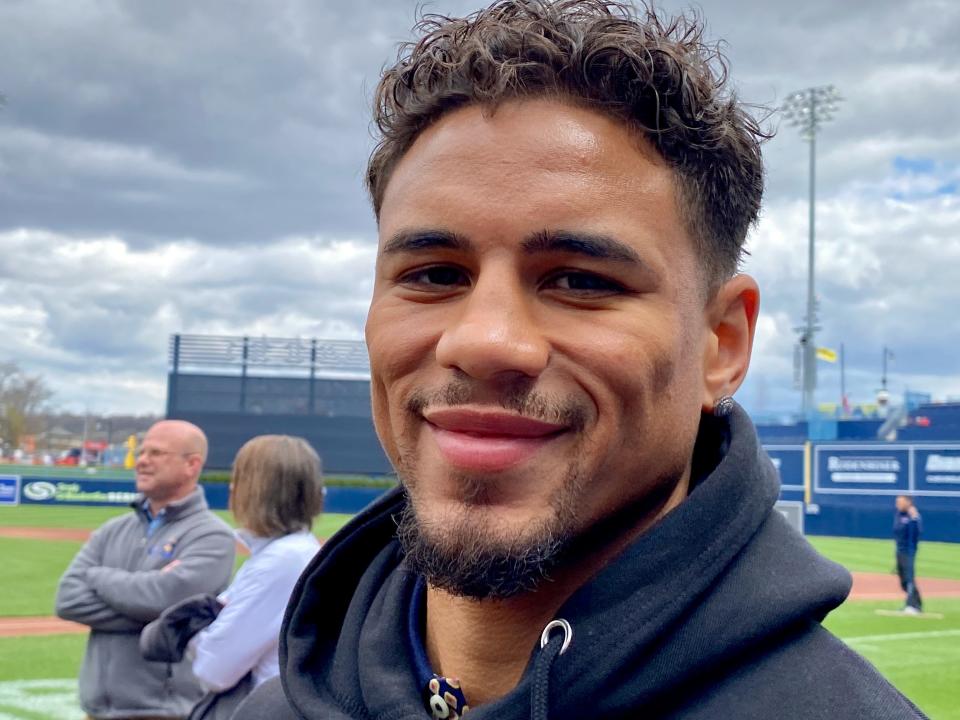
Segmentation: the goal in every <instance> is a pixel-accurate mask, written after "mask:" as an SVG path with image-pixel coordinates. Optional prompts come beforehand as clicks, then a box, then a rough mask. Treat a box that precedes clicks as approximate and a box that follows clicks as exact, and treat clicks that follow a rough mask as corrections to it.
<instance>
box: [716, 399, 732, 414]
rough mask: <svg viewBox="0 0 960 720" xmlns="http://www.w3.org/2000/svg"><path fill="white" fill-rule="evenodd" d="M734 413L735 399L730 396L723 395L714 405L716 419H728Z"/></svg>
mask: <svg viewBox="0 0 960 720" xmlns="http://www.w3.org/2000/svg"><path fill="white" fill-rule="evenodd" d="M731 412H733V398H732V397H730V396H729V395H721V396H720V397H719V398H718V399H717V402H716V403H714V405H713V415H714V417H726V416H727V415H729V414H730V413H731Z"/></svg>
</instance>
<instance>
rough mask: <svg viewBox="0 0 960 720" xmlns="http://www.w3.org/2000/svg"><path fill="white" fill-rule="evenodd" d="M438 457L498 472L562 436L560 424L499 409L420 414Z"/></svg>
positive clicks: (465, 467) (469, 468) (462, 467)
mask: <svg viewBox="0 0 960 720" xmlns="http://www.w3.org/2000/svg"><path fill="white" fill-rule="evenodd" d="M423 416H424V419H426V421H427V426H428V427H429V428H430V430H431V432H432V435H433V437H434V440H435V441H436V443H437V447H438V448H439V450H440V454H441V455H442V456H443V458H444V459H445V460H446V461H447V462H448V463H450V464H451V465H453V466H454V467H456V468H458V469H460V470H466V471H474V472H499V471H503V470H507V469H509V468H511V467H514V466H516V465H519V464H521V463H523V462H525V461H527V460H529V459H531V458H532V457H533V456H534V455H536V454H537V452H539V451H540V450H541V449H542V448H543V447H544V446H545V445H547V444H549V443H550V442H552V441H554V440H555V439H556V438H558V437H559V436H561V435H563V434H564V432H565V431H566V430H567V428H566V427H565V426H563V425H557V424H554V423H548V422H544V421H542V420H535V419H533V418H528V417H524V416H522V415H516V414H513V413H506V412H502V411H499V410H477V409H465V408H442V409H434V410H428V411H427V412H425V413H424V414H423Z"/></svg>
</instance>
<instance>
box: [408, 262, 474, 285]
mask: <svg viewBox="0 0 960 720" xmlns="http://www.w3.org/2000/svg"><path fill="white" fill-rule="evenodd" d="M400 282H401V283H403V284H404V285H411V286H414V287H421V288H424V289H440V288H449V287H457V286H463V285H469V284H470V280H469V278H467V275H466V273H465V272H464V271H463V270H461V269H460V268H457V267H454V266H452V265H433V266H431V267H425V268H420V269H418V270H414V271H412V272H408V273H407V274H406V275H403V276H402V277H401V278H400Z"/></svg>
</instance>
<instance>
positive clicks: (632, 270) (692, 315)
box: [238, 0, 922, 720]
mask: <svg viewBox="0 0 960 720" xmlns="http://www.w3.org/2000/svg"><path fill="white" fill-rule="evenodd" d="M419 29H420V30H421V32H422V33H423V35H422V37H421V38H420V40H419V41H418V42H417V43H415V44H411V45H409V46H405V47H404V49H403V50H402V51H401V55H400V58H399V59H398V62H397V63H396V64H395V65H394V66H393V67H391V68H389V69H388V70H387V71H386V72H385V74H384V77H383V79H382V81H381V83H380V85H379V87H378V91H377V96H376V100H377V115H376V122H377V125H378V127H379V129H380V131H381V133H382V138H381V142H380V144H379V145H378V147H377V149H376V150H375V151H374V154H373V156H372V158H371V160H370V165H369V168H368V176H367V177H368V183H369V187H370V190H371V195H372V198H373V204H374V210H375V212H376V214H377V219H378V223H379V234H380V246H379V253H378V258H377V266H376V280H375V286H374V294H373V299H372V302H371V306H370V313H369V317H368V320H367V327H366V336H367V343H368V347H369V352H370V363H371V385H372V401H373V413H374V420H375V423H376V427H377V432H378V434H379V437H380V439H381V441H382V443H383V446H384V448H385V450H386V452H387V454H388V456H389V457H390V460H391V462H392V463H393V465H394V466H395V468H396V470H397V473H398V475H399V477H400V479H401V484H402V488H401V489H400V490H398V491H396V492H394V493H391V494H389V495H388V496H387V497H386V498H385V499H384V500H383V501H381V502H379V503H378V504H376V505H374V506H372V507H371V508H369V509H368V510H367V511H365V512H364V513H362V514H361V515H360V516H358V517H357V518H356V519H355V520H354V521H353V522H352V523H351V524H350V525H348V526H347V528H346V529H345V530H344V531H343V532H342V533H340V534H339V535H338V536H337V537H336V538H334V539H333V540H331V541H330V542H329V543H328V544H327V545H326V546H325V547H324V550H323V551H322V552H321V553H320V555H319V556H318V557H317V559H316V560H315V562H314V563H313V565H312V566H311V567H310V568H309V569H308V571H307V573H306V575H305V576H304V578H303V579H302V581H301V585H300V586H299V588H298V590H297V591H296V592H295V594H294V597H293V598H292V600H291V603H292V604H291V607H290V609H289V610H288V614H287V618H286V622H285V625H284V630H283V634H282V638H281V677H282V679H283V685H282V687H281V685H280V684H278V683H274V684H268V685H266V686H264V687H263V688H262V689H261V690H260V691H259V692H257V693H255V694H254V695H252V696H251V697H250V698H249V699H248V701H247V705H246V706H245V707H244V708H243V709H242V710H241V711H240V712H239V714H238V717H239V718H242V719H243V720H252V719H253V718H260V717H272V718H293V717H297V718H310V719H313V718H317V719H319V718H381V719H383V720H386V719H387V718H391V719H398V718H410V719H411V720H413V719H414V718H429V717H431V716H432V717H434V718H456V717H459V716H461V715H463V714H465V713H469V717H472V718H477V720H481V719H482V718H501V719H513V718H516V719H518V720H519V719H520V718H528V717H529V718H547V717H549V718H570V719H571V720H573V719H582V718H587V717H590V718H614V717H616V718H628V717H629V718H634V717H651V718H653V717H676V718H679V717H683V718H703V719H706V718H719V717H730V718H741V717H790V718H823V717H832V718H863V717H871V718H908V717H921V716H922V715H921V714H920V713H919V712H918V711H917V710H916V709H915V708H914V707H913V706H912V705H911V704H910V703H909V701H907V700H906V699H905V698H903V697H902V696H901V695H899V694H898V693H897V691H896V690H894V689H893V688H892V687H891V686H890V685H889V684H888V683H887V682H886V681H885V680H884V679H883V678H882V677H880V675H878V674H877V673H876V671H875V670H874V669H873V668H872V667H870V666H869V665H868V664H867V663H866V662H865V661H863V660H862V659H861V658H859V657H858V656H856V655H855V654H854V653H852V652H851V651H850V650H848V649H847V648H846V647H845V646H843V645H842V643H840V642H839V641H838V640H836V639H835V638H834V637H833V636H831V635H830V634H829V633H828V632H826V631H825V630H824V629H823V628H822V626H821V625H820V621H821V620H822V618H823V616H824V615H825V614H826V613H827V612H828V611H829V610H831V609H832V608H834V607H835V606H837V605H838V604H840V602H842V601H843V599H844V597H845V596H846V594H847V592H848V591H849V587H850V578H849V575H848V574H847V573H846V571H844V570H843V569H842V568H840V567H839V566H836V565H834V564H832V563H830V562H828V561H826V560H824V559H823V558H820V557H819V556H817V555H816V554H815V553H814V552H813V550H812V549H811V548H810V546H809V545H808V544H807V543H806V542H805V540H804V539H803V538H802V537H800V536H799V535H797V534H795V533H794V532H793V531H792V530H791V528H790V527H789V526H788V525H787V523H786V521H785V520H784V519H783V518H782V517H781V516H780V515H779V513H777V512H776V511H775V510H774V507H773V506H774V502H775V500H776V498H777V494H778V484H777V478H776V472H775V471H774V469H773V467H772V465H771V463H770V461H769V459H768V458H767V457H766V456H765V454H764V453H763V452H762V450H761V449H760V447H759V445H758V443H757V438H756V434H755V432H754V429H753V426H752V425H751V423H750V420H749V419H748V418H747V416H746V415H745V413H744V412H743V411H742V410H741V409H740V408H739V407H738V406H737V405H736V404H735V403H734V402H733V401H732V400H731V399H730V396H731V395H732V394H733V393H734V392H735V391H736V389H737V388H738V387H739V385H740V383H741V382H742V380H743V377H744V374H745V373H746V371H747V367H748V364H749V359H750V350H751V345H752V341H753V333H754V328H755V324H756V317H757V311H758V303H759V292H758V289H757V285H756V283H755V282H754V281H753V280H752V279H751V278H749V277H748V276H746V275H742V274H738V272H737V268H738V262H739V260H740V255H741V252H742V246H743V243H744V241H745V238H746V234H747V231H748V229H749V227H750V225H751V224H752V223H753V222H754V221H755V219H756V217H757V213H758V210H759V206H760V196H761V192H762V174H763V173H762V164H761V159H760V149H759V145H760V140H761V139H762V133H761V131H760V130H759V128H758V126H757V125H756V123H755V122H754V121H753V120H752V119H751V118H750V117H749V116H748V115H747V114H746V113H745V112H744V111H743V109H742V108H741V107H740V106H739V105H738V104H737V102H736V101H735V99H734V98H733V97H732V96H731V95H730V94H728V93H727V91H726V90H725V89H724V88H723V83H722V81H721V80H720V79H719V78H718V73H717V70H718V68H719V63H720V60H719V59H718V57H717V56H716V55H715V54H714V53H713V51H712V50H711V49H710V48H708V47H706V46H704V45H703V44H701V41H700V31H699V29H698V28H697V27H696V26H695V25H693V24H690V23H688V22H687V21H682V20H681V21H677V22H669V23H668V22H664V21H662V20H661V19H660V18H658V17H656V16H655V15H654V14H652V13H646V14H644V15H642V16H636V15H634V14H633V13H632V12H631V11H630V10H629V9H627V8H624V7H621V6H618V5H614V4H611V3H605V2H599V1H593V0H581V1H570V0H566V1H560V2H553V3H549V2H537V1H535V0H504V1H503V2H498V3H496V4H494V5H493V6H491V7H490V8H488V9H486V10H483V11H481V12H479V13H477V14H475V15H473V16H471V17H469V18H466V19H449V18H442V17H428V18H427V19H426V20H425V21H424V22H422V23H421V25H420V26H419Z"/></svg>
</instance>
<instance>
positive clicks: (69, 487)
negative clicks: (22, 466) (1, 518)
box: [20, 477, 137, 505]
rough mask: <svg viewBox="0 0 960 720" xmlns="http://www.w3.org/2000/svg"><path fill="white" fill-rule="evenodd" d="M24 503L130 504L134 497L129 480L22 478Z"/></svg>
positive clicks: (22, 499)
mask: <svg viewBox="0 0 960 720" xmlns="http://www.w3.org/2000/svg"><path fill="white" fill-rule="evenodd" d="M20 496H21V497H20V500H21V502H22V503H23V504H24V505H129V504H130V503H131V502H133V500H134V499H135V498H136V497H137V492H136V488H135V486H134V484H133V482H132V481H129V480H81V479H73V478H71V479H69V480H56V479H53V478H29V477H28V478H23V486H22V489H21V492H20Z"/></svg>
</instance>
